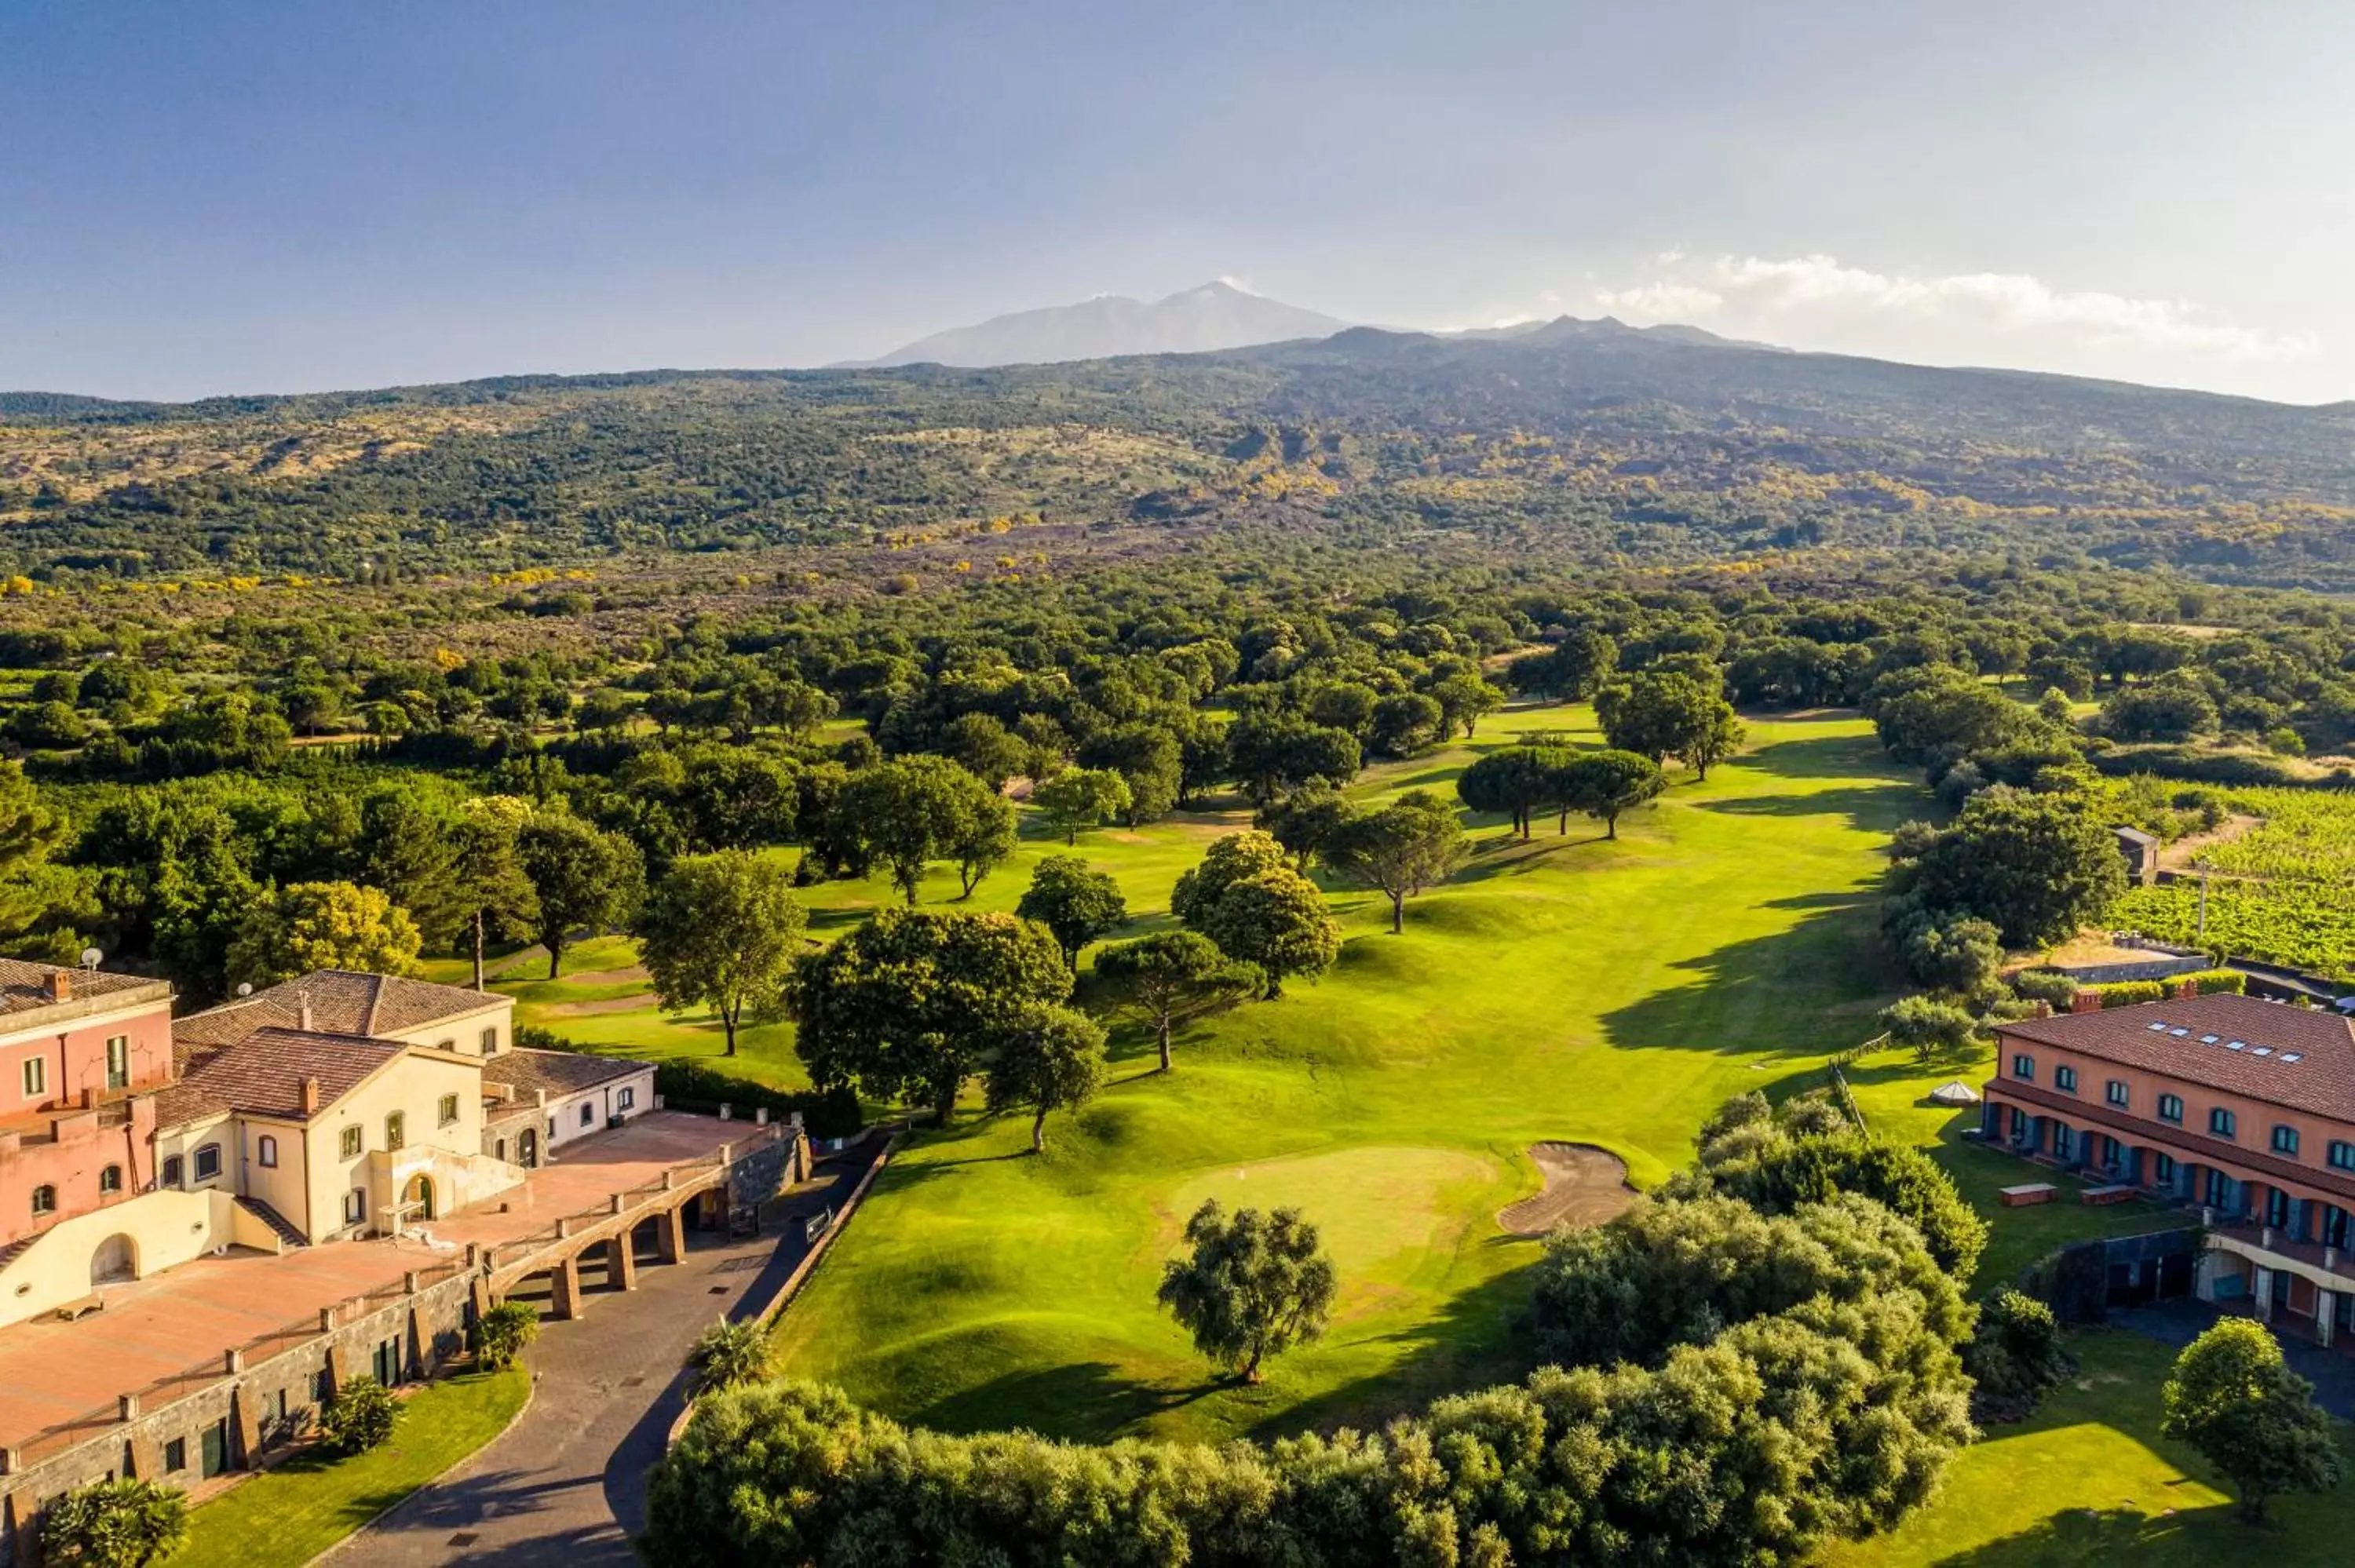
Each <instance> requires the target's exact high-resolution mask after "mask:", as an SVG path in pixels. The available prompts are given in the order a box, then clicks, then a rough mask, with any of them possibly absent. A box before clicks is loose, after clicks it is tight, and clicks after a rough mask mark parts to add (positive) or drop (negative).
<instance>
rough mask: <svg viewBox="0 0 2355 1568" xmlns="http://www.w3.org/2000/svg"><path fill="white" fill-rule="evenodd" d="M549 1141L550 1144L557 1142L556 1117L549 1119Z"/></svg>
mask: <svg viewBox="0 0 2355 1568" xmlns="http://www.w3.org/2000/svg"><path fill="white" fill-rule="evenodd" d="M548 1141H549V1142H550V1143H554V1142H555V1141H556V1118H554V1117H549V1118H548Z"/></svg>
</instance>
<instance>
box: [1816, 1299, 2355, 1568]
mask: <svg viewBox="0 0 2355 1568" xmlns="http://www.w3.org/2000/svg"><path fill="white" fill-rule="evenodd" d="M2070 1349H2071V1350H2072V1351H2073V1352H2074V1353H2075V1355H2076V1356H2077V1358H2078V1373H2077V1377H2076V1379H2075V1380H2074V1382H2073V1383H2071V1384H2070V1385H2069V1386H2067V1387H2065V1388H2063V1389H2062V1390H2060V1391H2059V1392H2057V1393H2054V1394H2053V1395H2052V1396H2051V1398H2049V1399H2047V1400H2046V1401H2045V1403H2044V1405H2043V1407H2042V1408H2041V1409H2040V1410H2039V1411H2038V1412H2037V1413H2036V1414H2035V1415H2034V1416H2032V1417H2030V1419H2029V1420H2027V1421H2025V1422H2022V1423H2020V1424H2019V1425H2017V1426H2000V1427H1997V1428H1995V1429H1994V1430H1992V1431H1990V1432H1989V1433H1987V1436H1986V1437H1985V1438H1984V1439H1982V1440H1981V1441H1980V1442H1979V1443H1977V1445H1975V1446H1972V1447H1971V1448H1970V1449H1969V1450H1967V1451H1966V1452H1965V1453H1964V1454H1963V1455H1962V1456H1961V1457H1959V1458H1958V1459H1956V1460H1955V1464H1954V1466H1953V1467H1951V1468H1950V1469H1949V1470H1948V1471H1947V1473H1946V1480H1945V1487H1944V1489H1942V1491H1941V1493H1940V1495H1939V1497H1938V1499H1937V1500H1936V1501H1935V1502H1934V1503H1933V1504H1932V1505H1931V1506H1930V1507H1929V1508H1927V1509H1924V1510H1922V1511H1921V1512H1920V1513H1918V1514H1916V1515H1914V1516H1913V1518H1912V1519H1911V1520H1907V1521H1906V1523H1905V1525H1904V1526H1903V1527H1902V1529H1900V1530H1898V1531H1896V1532H1895V1533H1893V1534H1891V1535H1890V1536H1887V1537H1885V1538H1883V1539H1881V1540H1879V1541H1872V1542H1864V1543H1861V1544H1859V1545H1852V1546H1843V1547H1839V1548H1837V1549H1835V1550H1833V1551H1831V1552H1827V1553H1826V1554H1825V1555H1824V1558H1823V1561H1824V1563H1826V1564H1827V1565H1828V1568H1867V1565H1871V1568H1913V1565H1914V1564H1928V1563H1945V1564H1950V1565H1961V1564H1969V1565H1971V1568H2062V1565H2063V1564H2071V1563H2134V1564H2136V1568H2172V1565H2173V1564H2178V1563H2180V1564H2185V1565H2187V1568H2190V1565H2195V1564H2196V1565H2198V1568H2212V1565H2213V1564H2216V1563H2232V1562H2234V1561H2236V1560H2237V1558H2238V1556H2239V1554H2240V1553H2243V1552H2248V1553H2251V1554H2252V1555H2253V1556H2254V1557H2256V1558H2258V1559H2259V1560H2261V1561H2263V1562H2264V1563H2266V1564H2267V1568H2298V1565H2301V1564H2307V1563H2312V1564H2316V1565H2320V1564H2323V1563H2344V1562H2346V1561H2347V1555H2348V1546H2347V1542H2348V1540H2349V1536H2350V1531H2355V1485H2341V1486H2340V1487H2339V1489H2338V1490H2337V1491H2336V1492H2334V1493H2332V1494H2330V1495H2328V1496H2326V1497H2320V1498H2293V1499H2284V1500H2279V1501H2276V1502H2275V1504H2274V1505H2273V1510H2274V1515H2275V1520H2274V1522H2273V1523H2272V1524H2271V1525H2270V1526H2269V1527H2267V1528H2265V1529H2263V1530H2256V1529H2252V1528H2251V1527H2250V1526H2248V1525H2245V1524H2243V1523H2241V1522H2240V1520H2239V1519H2238V1518H2237V1516H2236V1515H2235V1513H2234V1511H2233V1510H2232V1507H2231V1505H2230V1503H2229V1501H2228V1500H2227V1499H2226V1496H2225V1494H2224V1493H2223V1492H2222V1490H2221V1489H2220V1488H2219V1484H2218V1482H2217V1479H2216V1478H2215V1476H2214V1475H2213V1474H2212V1473H2211V1471H2210V1470H2209V1469H2208V1467H2207V1466H2206V1465H2205V1464H2204V1463H2202V1462H2201V1461H2200V1459H2199V1458H2198V1457H2197V1456H2195V1455H2193V1454H2192V1453H2191V1452H2190V1450H2189V1449H2187V1448H2184V1447H2183V1446H2180V1445H2179V1444H2175V1443H2170V1442H2168V1441H2166V1440H2165V1439H2163V1438H2161V1437H2160V1436H2158V1389H2159V1384H2160V1383H2163V1382H2165V1381H2166V1378H2167V1372H2168V1367H2169V1364H2170V1362H2171V1361H2172V1360H2173V1356H2174V1352H2173V1351H2169V1350H2168V1349H2167V1348H2166V1347H2165V1346H2163V1345H2160V1344H2158V1343H2157V1342H2156V1341H2154V1340H2146V1339H2143V1338H2141V1337H2140V1336H2138V1335H2135V1334H2127V1333H2123V1332H2091V1333H2083V1334H2078V1335H2074V1336H2073V1337H2072V1339H2071V1342H2070ZM2339 1444H2340V1446H2341V1448H2342V1449H2344V1450H2347V1451H2349V1452H2350V1453H2355V1434H2351V1433H2350V1432H2349V1431H2348V1430H2347V1429H2346V1428H2345V1427H2341V1428H2340V1429H2339Z"/></svg>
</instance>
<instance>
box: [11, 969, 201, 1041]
mask: <svg viewBox="0 0 2355 1568" xmlns="http://www.w3.org/2000/svg"><path fill="white" fill-rule="evenodd" d="M59 974H62V975H65V976H67V977H68V980H67V984H68V985H69V987H70V988H71V991H72V994H71V995H70V996H69V998H68V999H67V1000H66V1001H59V1000H58V999H57V998H56V997H54V996H52V995H50V994H49V977H50V976H52V975H59ZM143 990H144V991H153V992H154V993H155V995H156V996H157V997H159V998H168V997H169V996H170V995H171V994H172V987H171V985H170V983H169V982H168V981H165V980H153V979H150V978H149V977H147V976H145V975H122V974H110V973H108V972H107V971H106V970H104V969H66V968H64V967H63V966H61V965H58V964H36V963H27V961H26V960H24V959H0V1016H7V1015H12V1014H16V1013H20V1012H39V1011H40V1010H41V1009H42V1008H45V1007H69V1006H71V1005H73V1004H74V1003H75V1002H78V1001H83V1000H85V999H86V998H91V997H100V996H115V995H118V994H120V993H123V992H128V991H143ZM124 1000H128V998H124ZM9 1026H10V1027H12V1028H13V1027H16V1025H15V1024H14V1022H11V1024H10V1025H9Z"/></svg>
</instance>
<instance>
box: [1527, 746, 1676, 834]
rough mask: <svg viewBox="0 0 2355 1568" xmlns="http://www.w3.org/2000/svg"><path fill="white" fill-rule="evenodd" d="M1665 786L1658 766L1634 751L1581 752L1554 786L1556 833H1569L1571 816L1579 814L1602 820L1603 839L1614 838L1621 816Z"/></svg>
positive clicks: (1563, 771)
mask: <svg viewBox="0 0 2355 1568" xmlns="http://www.w3.org/2000/svg"><path fill="white" fill-rule="evenodd" d="M1667 788H1668V779H1667V778H1666V777H1665V776H1663V775H1662V774H1661V772H1660V765H1659V764H1658V763H1657V762H1654V761H1653V760H1652V759H1651V758H1648V757H1644V756H1640V755H1638V754H1637V753H1636V752H1633V751H1615V750H1614V751H1587V752H1581V753H1579V754H1578V755H1577V756H1575V757H1572V758H1571V759H1570V761H1569V764H1568V766H1567V767H1565V768H1563V769H1562V770H1561V777H1560V779H1559V781H1558V782H1557V783H1556V784H1555V786H1554V790H1555V795H1556V798H1557V799H1559V800H1560V801H1561V810H1562V821H1561V823H1560V824H1558V828H1557V831H1562V832H1566V831H1568V827H1569V819H1570V813H1571V812H1572V811H1582V812H1584V813H1585V814H1586V815H1588V816H1590V817H1596V818H1600V819H1601V820H1602V822H1603V836H1604V838H1606V839H1615V838H1617V837H1618V836H1619V817H1620V814H1621V813H1622V812H1625V811H1628V810H1633V809H1634V808H1636V807H1637V806H1640V805H1642V804H1643V803H1644V802H1645V801H1646V800H1651V799H1652V798H1653V797H1654V796H1656V795H1657V794H1659V793H1660V791H1662V790H1663V789H1667Z"/></svg>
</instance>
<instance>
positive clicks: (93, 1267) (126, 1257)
mask: <svg viewBox="0 0 2355 1568" xmlns="http://www.w3.org/2000/svg"><path fill="white" fill-rule="evenodd" d="M138 1277H139V1245H138V1244H137V1243H136V1242H134V1241H133V1240H132V1239H131V1238H130V1237H129V1236H126V1235H112V1236H109V1237H107V1238H106V1239H105V1240H104V1241H102V1242H101V1243H99V1244H98V1250H97V1251H96V1252H94V1253H91V1255H90V1282H91V1284H92V1285H121V1284H123V1282H124V1281H126V1280H132V1279H136V1278H138Z"/></svg>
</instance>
